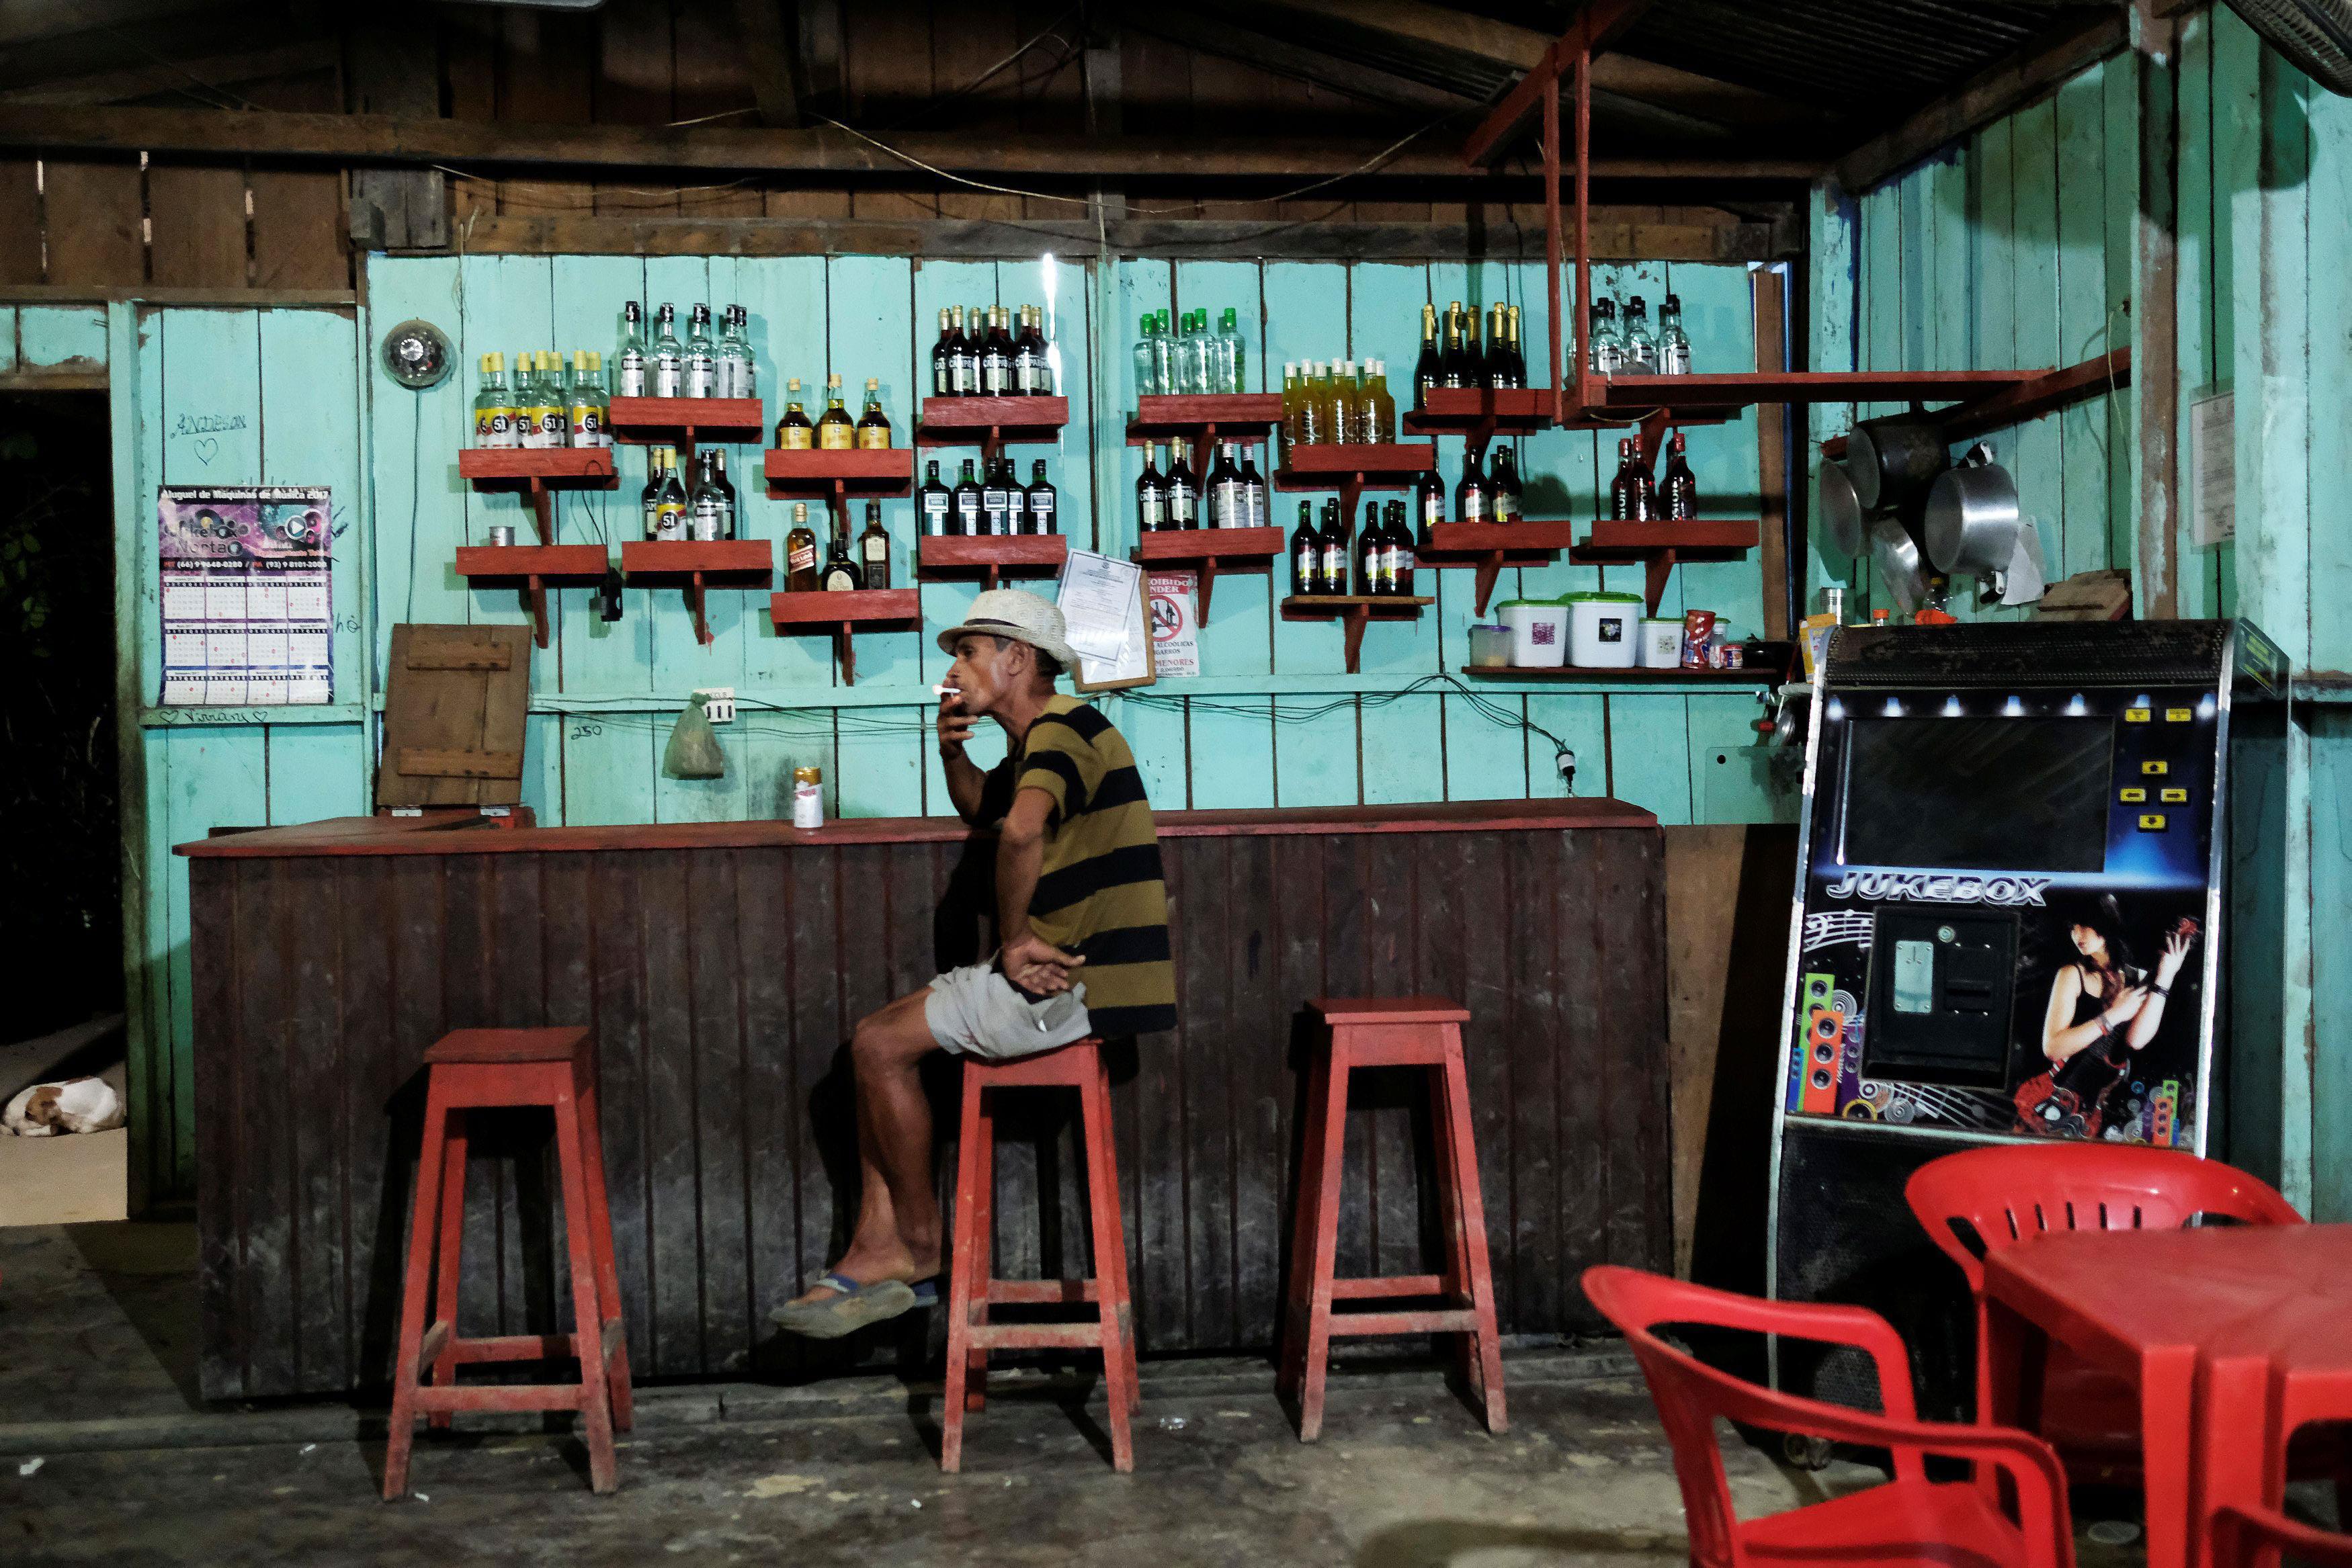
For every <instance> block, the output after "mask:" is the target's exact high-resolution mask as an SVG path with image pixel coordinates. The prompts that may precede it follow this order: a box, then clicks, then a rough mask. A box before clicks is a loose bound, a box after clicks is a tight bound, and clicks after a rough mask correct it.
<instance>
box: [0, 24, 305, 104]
mask: <svg viewBox="0 0 2352 1568" xmlns="http://www.w3.org/2000/svg"><path fill="white" fill-rule="evenodd" d="M342 58H343V47H342V45H341V44H340V43H339V42H337V41H336V40H335V39H332V38H309V39H303V40H300V41H298V42H295V43H290V44H275V45H271V46H269V47H265V48H254V49H241V50H238V51H236V52H235V53H233V54H218V55H206V56H204V57H199V58H195V59H186V60H168V61H157V62H154V63H152V64H142V65H137V66H132V67H130V68H126V69H123V70H115V71H101V72H98V73H94V74H92V75H89V76H77V77H68V78H64V79H62V80H58V81H45V82H39V83H36V84H32V85H28V86H25V87H16V88H10V89H6V90H5V91H0V103H53V104H100V103H120V102H121V101H122V100H123V99H133V98H152V97H154V96H156V95H158V94H162V93H170V92H185V93H187V94H189V95H190V96H192V97H201V96H204V94H205V89H206V88H226V87H235V86H238V85H240V84H242V83H245V82H253V81H268V80H272V79H275V78H278V77H290V76H303V75H307V74H308V73H310V72H311V71H323V70H332V69H333V68H335V67H336V66H338V65H341V63H342Z"/></svg>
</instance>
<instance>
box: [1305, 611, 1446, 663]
mask: <svg viewBox="0 0 2352 1568" xmlns="http://www.w3.org/2000/svg"><path fill="white" fill-rule="evenodd" d="M1436 602H1437V601H1436V600H1434V599H1430V598H1424V597H1421V596H1417V595H1408V594H1402V593H1384V594H1371V595H1366V594H1360V593H1316V594H1297V593H1294V594H1292V595H1291V596H1290V597H1289V598H1287V599H1286V600H1284V601H1282V618H1283V619H1284V620H1285V621H1337V622H1340V623H1341V624H1342V625H1344V626H1345V627H1346V628H1347V638H1348V673H1349V674H1351V675H1352V674H1359V673H1360V672H1359V671H1358V669H1357V667H1356V666H1357V665H1358V664H1361V663H1362V662H1363V653H1364V626H1365V624H1366V623H1367V622H1371V621H1376V620H1377V621H1418V620H1420V619H1421V612H1422V611H1423V608H1424V607H1426V606H1428V605H1432V604H1434V603H1436Z"/></svg>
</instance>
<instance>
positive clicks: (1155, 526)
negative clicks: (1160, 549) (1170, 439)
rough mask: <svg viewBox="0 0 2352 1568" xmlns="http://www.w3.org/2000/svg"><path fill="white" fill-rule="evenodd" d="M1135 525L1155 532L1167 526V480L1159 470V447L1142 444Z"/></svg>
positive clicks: (1145, 530)
mask: <svg viewBox="0 0 2352 1568" xmlns="http://www.w3.org/2000/svg"><path fill="white" fill-rule="evenodd" d="M1135 521H1136V527H1137V528H1140V529H1141V530H1142V531H1143V532H1145V533H1147V534H1156V533H1158V532H1160V530H1161V529H1163V528H1167V527H1168V481H1167V480H1166V479H1165V478H1164V477H1162V476H1161V475H1160V447H1159V444H1157V443H1156V442H1150V441H1147V442H1145V443H1144V444H1143V476H1142V477H1141V478H1139V479H1138V480H1137V481H1136V482H1135Z"/></svg>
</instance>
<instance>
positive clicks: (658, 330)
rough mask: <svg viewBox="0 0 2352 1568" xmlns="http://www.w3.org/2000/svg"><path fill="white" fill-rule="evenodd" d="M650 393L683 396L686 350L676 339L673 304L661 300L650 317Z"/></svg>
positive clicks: (664, 395) (660, 395)
mask: <svg viewBox="0 0 2352 1568" xmlns="http://www.w3.org/2000/svg"><path fill="white" fill-rule="evenodd" d="M654 329H655V330H654V352H653V371H654V377H653V380H654V392H653V395H654V396H656V397H684V396H685V395H686V391H685V388H686V350H685V349H684V348H683V347H682V346H681V345H680V344H679V343H678V340H677V307H676V306H674V305H672V304H670V303H669V302H668V301H667V300H665V301H663V303H662V308H661V310H660V312H659V314H657V315H656V317H655V318H654Z"/></svg>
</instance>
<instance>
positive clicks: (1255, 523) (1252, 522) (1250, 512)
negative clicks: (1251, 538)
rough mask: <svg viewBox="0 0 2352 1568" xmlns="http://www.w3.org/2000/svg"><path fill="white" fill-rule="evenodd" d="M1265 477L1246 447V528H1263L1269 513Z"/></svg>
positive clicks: (1244, 452) (1244, 498) (1244, 495)
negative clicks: (1258, 469) (1266, 502)
mask: <svg viewBox="0 0 2352 1568" xmlns="http://www.w3.org/2000/svg"><path fill="white" fill-rule="evenodd" d="M1265 496H1266V492H1265V475H1263V474H1261V473H1259V472H1258V471H1257V460H1256V458H1255V456H1254V455H1252V454H1251V453H1250V451H1249V449H1248V448H1246V447H1244V448H1243V450H1242V521H1241V526H1242V527H1243V528H1264V527H1265V525H1266V518H1267V516H1268V513H1267V511H1266V504H1265Z"/></svg>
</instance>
